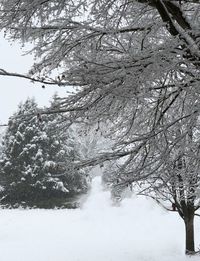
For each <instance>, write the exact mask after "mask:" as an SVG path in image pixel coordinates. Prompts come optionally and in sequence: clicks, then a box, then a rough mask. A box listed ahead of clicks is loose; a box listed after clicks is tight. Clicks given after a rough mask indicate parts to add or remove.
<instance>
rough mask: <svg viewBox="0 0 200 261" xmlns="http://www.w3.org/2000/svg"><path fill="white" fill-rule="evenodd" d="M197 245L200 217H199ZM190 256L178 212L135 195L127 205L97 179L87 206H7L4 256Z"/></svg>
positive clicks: (2, 217)
mask: <svg viewBox="0 0 200 261" xmlns="http://www.w3.org/2000/svg"><path fill="white" fill-rule="evenodd" d="M196 226H197V228H196V234H197V236H198V238H196V243H197V244H196V245H197V247H198V246H199V245H200V233H199V229H200V218H198V217H197V218H196ZM199 258H200V257H199V256H198V257H192V258H190V257H185V256H184V226H183V223H182V221H181V219H180V218H179V217H178V215H177V214H176V213H167V212H165V211H164V210H162V209H161V208H160V207H158V206H157V205H155V204H154V203H153V202H152V201H150V200H146V199H144V198H139V199H138V198H134V197H132V198H130V199H126V200H124V201H123V203H122V204H121V207H114V206H112V203H111V202H110V195H109V192H104V191H102V189H101V186H100V178H99V177H96V178H95V179H94V181H93V189H92V191H91V194H90V196H89V198H88V200H87V201H86V202H85V204H84V205H83V207H82V208H81V209H76V210H1V211H0V260H1V261H185V260H189V261H197V260H199Z"/></svg>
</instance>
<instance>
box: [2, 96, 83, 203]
mask: <svg viewBox="0 0 200 261" xmlns="http://www.w3.org/2000/svg"><path fill="white" fill-rule="evenodd" d="M69 133H70V132H69V131H68V132H66V131H62V129H61V123H59V116H57V115H44V116H42V117H41V116H40V114H39V109H38V107H37V104H36V102H35V101H34V100H32V99H28V100H27V101H26V102H25V103H24V104H21V105H20V106H19V108H18V111H17V113H15V114H14V115H13V116H12V117H11V118H10V120H9V123H8V128H7V130H6V133H5V136H4V138H3V147H2V156H1V158H2V159H1V176H2V178H1V181H2V183H3V184H2V185H3V186H4V191H3V201H5V202H9V203H16V202H17V203H20V202H21V201H23V202H24V201H25V202H34V203H35V204H36V205H37V202H39V201H40V200H44V199H49V198H53V197H56V198H57V197H66V196H68V195H72V194H77V193H80V192H84V191H86V190H87V178H86V174H85V173H84V172H83V171H80V170H78V169H77V168H76V166H75V163H74V162H75V158H76V154H77V153H76V151H74V145H73V144H74V142H75V140H74V139H73V138H70V137H69Z"/></svg>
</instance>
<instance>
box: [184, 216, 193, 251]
mask: <svg viewBox="0 0 200 261" xmlns="http://www.w3.org/2000/svg"><path fill="white" fill-rule="evenodd" d="M184 223H185V239H186V240H185V253H186V254H193V253H194V252H195V244H194V214H192V215H190V216H189V217H185V220H184Z"/></svg>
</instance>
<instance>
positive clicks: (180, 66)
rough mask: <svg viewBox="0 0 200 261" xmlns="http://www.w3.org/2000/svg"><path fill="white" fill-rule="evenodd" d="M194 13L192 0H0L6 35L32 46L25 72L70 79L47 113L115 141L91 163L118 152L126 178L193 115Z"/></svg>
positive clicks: (147, 166)
mask: <svg viewBox="0 0 200 261" xmlns="http://www.w3.org/2000/svg"><path fill="white" fill-rule="evenodd" d="M199 15H200V3H199V1H196V0H185V1H168V0H137V1H136V0H133V1H127V0H114V1H107V0H96V1H90V0H88V1H83V0H76V1H66V0H61V1H56V0H46V1H44V0H35V1H28V0H21V1H19V0H10V1H6V0H2V1H1V2H0V28H2V29H3V30H5V33H6V35H7V37H9V38H10V39H11V40H20V41H21V42H22V43H23V44H24V43H26V42H28V43H32V44H33V50H32V51H33V52H34V53H35V55H36V58H37V61H36V63H35V64H34V65H33V67H32V69H31V71H30V72H29V76H30V77H32V76H33V77H38V79H40V80H41V81H46V80H47V79H48V80H49V81H52V82H54V81H55V79H51V78H53V76H51V73H52V72H54V70H57V69H58V72H59V75H58V76H57V77H56V81H58V82H59V84H60V85H71V86H75V87H76V90H75V91H74V93H73V94H72V95H69V96H68V97H66V98H63V99H60V103H59V106H57V107H56V108H54V107H52V112H53V111H54V112H56V111H57V112H61V113H63V114H65V117H66V118H68V119H70V121H71V122H72V121H76V120H80V119H82V121H84V122H86V123H89V124H96V126H97V129H98V131H101V132H102V135H105V136H109V137H111V138H112V139H115V140H116V141H117V142H116V143H115V146H114V147H113V151H112V152H109V153H104V154H103V155H102V156H101V157H99V158H98V159H97V160H96V161H95V160H93V163H96V162H98V163H100V162H102V161H104V160H106V159H109V160H112V159H119V158H123V161H122V164H121V166H120V167H119V168H118V170H119V171H120V173H122V174H124V175H126V177H128V179H129V181H131V180H137V179H141V178H144V177H146V176H147V175H151V174H152V173H154V172H155V171H156V170H159V168H160V167H161V166H162V165H163V162H164V160H165V158H166V157H167V155H168V154H169V151H170V150H171V148H173V146H174V144H175V143H176V139H174V140H172V141H171V142H169V143H168V147H167V146H163V147H162V150H161V152H159V153H157V150H155V139H157V138H159V139H160V138H163V137H164V136H165V132H166V131H169V132H173V131H172V127H173V128H179V126H180V125H187V126H188V127H187V130H185V132H187V131H188V130H189V129H190V124H192V119H193V115H196V117H198V114H199V60H200V46H199V45H200V44H199V43H200V34H199V28H200V19H199ZM2 74H3V72H2ZM185 104H188V106H185ZM66 122H67V123H68V121H66ZM66 125H67V124H66ZM105 126H109V127H108V128H105ZM179 139H181V137H179Z"/></svg>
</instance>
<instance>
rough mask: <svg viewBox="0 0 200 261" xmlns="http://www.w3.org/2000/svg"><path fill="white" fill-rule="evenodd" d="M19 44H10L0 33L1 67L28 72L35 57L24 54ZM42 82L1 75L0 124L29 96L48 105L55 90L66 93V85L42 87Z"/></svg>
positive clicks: (11, 70)
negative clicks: (37, 82) (36, 82)
mask: <svg viewBox="0 0 200 261" xmlns="http://www.w3.org/2000/svg"><path fill="white" fill-rule="evenodd" d="M23 52H24V51H23V50H21V48H20V45H19V44H12V45H11V44H10V43H9V42H8V41H6V40H5V39H4V38H3V36H2V35H0V57H1V59H0V68H2V69H5V70H7V71H10V72H18V73H26V72H28V70H29V68H30V67H31V64H33V57H32V56H31V55H29V56H23ZM41 86H42V84H33V83H31V82H30V81H28V80H25V79H19V78H16V77H5V76H0V124H3V123H7V121H8V118H9V117H10V116H11V115H12V113H13V112H15V111H16V108H17V106H18V104H19V103H20V102H21V101H24V100H26V99H27V98H28V97H35V99H36V101H37V102H38V104H39V105H40V106H44V105H48V104H49V103H48V102H49V100H50V98H51V97H52V96H53V94H54V93H55V92H57V93H58V94H60V95H62V96H63V95H65V92H66V90H65V89H64V87H62V88H61V87H57V86H55V87H53V86H48V87H46V88H45V89H42V88H41Z"/></svg>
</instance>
